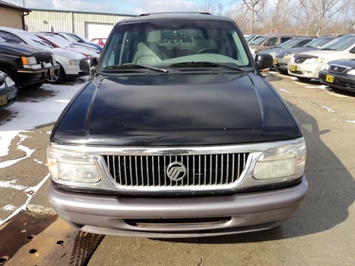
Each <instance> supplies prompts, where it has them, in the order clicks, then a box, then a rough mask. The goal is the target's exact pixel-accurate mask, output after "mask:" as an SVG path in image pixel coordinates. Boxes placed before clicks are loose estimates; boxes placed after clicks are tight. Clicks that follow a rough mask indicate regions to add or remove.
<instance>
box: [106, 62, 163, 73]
mask: <svg viewBox="0 0 355 266" xmlns="http://www.w3.org/2000/svg"><path fill="white" fill-rule="evenodd" d="M134 68H146V69H151V70H155V71H159V72H163V73H168V72H169V71H168V70H166V69H163V68H158V67H153V66H147V65H140V64H133V63H125V64H121V65H113V66H106V67H105V69H106V70H114V69H134Z"/></svg>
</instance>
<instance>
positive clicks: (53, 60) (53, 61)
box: [52, 54, 57, 66]
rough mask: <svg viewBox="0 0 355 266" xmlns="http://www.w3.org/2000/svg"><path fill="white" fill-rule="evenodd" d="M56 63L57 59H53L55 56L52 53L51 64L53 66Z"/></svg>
mask: <svg viewBox="0 0 355 266" xmlns="http://www.w3.org/2000/svg"><path fill="white" fill-rule="evenodd" d="M56 63H57V60H55V56H54V55H53V54H52V65H53V66H54V65H55V64H56Z"/></svg>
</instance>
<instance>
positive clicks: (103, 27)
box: [85, 22, 113, 40]
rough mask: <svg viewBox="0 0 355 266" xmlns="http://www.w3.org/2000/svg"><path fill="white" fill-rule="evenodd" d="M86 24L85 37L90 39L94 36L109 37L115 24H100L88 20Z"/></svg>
mask: <svg viewBox="0 0 355 266" xmlns="http://www.w3.org/2000/svg"><path fill="white" fill-rule="evenodd" d="M85 24H86V25H85V32H86V34H85V35H86V36H85V37H86V38H87V39H89V40H91V39H93V38H107V37H108V35H109V34H110V32H111V30H112V28H113V24H102V23H100V24H98V23H88V22H86V23H85Z"/></svg>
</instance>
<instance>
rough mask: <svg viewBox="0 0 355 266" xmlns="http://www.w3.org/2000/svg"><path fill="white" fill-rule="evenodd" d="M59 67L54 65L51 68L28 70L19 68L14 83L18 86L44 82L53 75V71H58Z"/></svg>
mask: <svg viewBox="0 0 355 266" xmlns="http://www.w3.org/2000/svg"><path fill="white" fill-rule="evenodd" d="M58 68H59V65H58V64H56V65H54V66H51V67H46V68H40V69H30V68H21V69H17V71H16V72H17V78H16V82H17V83H18V84H19V85H20V86H27V85H32V84H36V83H40V82H44V81H46V80H47V78H48V77H49V76H50V75H52V73H54V71H55V69H58Z"/></svg>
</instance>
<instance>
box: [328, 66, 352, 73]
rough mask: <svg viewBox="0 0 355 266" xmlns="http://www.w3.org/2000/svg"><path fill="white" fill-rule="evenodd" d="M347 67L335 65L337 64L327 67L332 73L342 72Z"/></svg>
mask: <svg viewBox="0 0 355 266" xmlns="http://www.w3.org/2000/svg"><path fill="white" fill-rule="evenodd" d="M347 69H348V68H347V67H343V66H337V65H331V66H330V67H329V71H330V72H333V73H343V72H345V71H346V70H347Z"/></svg>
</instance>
